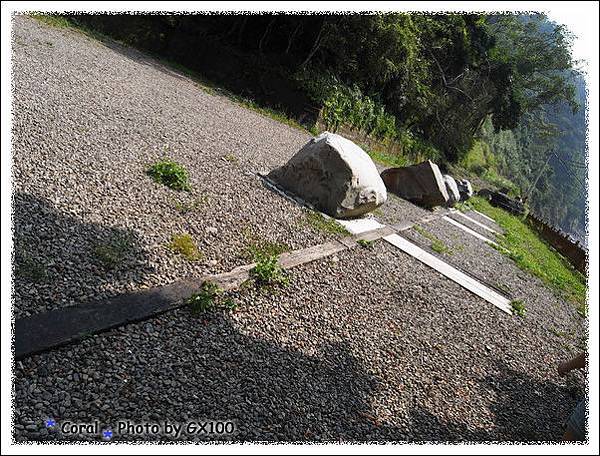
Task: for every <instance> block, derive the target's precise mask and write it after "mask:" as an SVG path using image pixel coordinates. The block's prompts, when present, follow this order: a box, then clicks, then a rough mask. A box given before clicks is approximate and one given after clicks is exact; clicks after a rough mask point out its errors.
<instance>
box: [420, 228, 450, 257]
mask: <svg viewBox="0 0 600 456" xmlns="http://www.w3.org/2000/svg"><path fill="white" fill-rule="evenodd" d="M413 230H415V231H416V232H417V233H419V234H420V235H421V236H423V237H424V238H426V239H428V240H429V241H431V243H430V244H429V247H430V248H431V250H433V251H434V252H437V253H441V254H446V255H452V254H453V253H454V252H453V251H452V249H451V248H450V247H448V246H447V245H446V244H445V243H444V241H442V240H441V239H439V238H437V237H436V236H434V235H433V234H432V233H430V232H429V231H427V230H426V229H425V228H423V227H422V226H420V225H414V226H413Z"/></svg>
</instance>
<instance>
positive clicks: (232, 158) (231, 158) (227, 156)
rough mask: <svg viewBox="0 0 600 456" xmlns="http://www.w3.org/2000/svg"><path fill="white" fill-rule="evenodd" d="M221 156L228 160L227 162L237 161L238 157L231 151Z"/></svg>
mask: <svg viewBox="0 0 600 456" xmlns="http://www.w3.org/2000/svg"><path fill="white" fill-rule="evenodd" d="M223 158H224V159H225V161H228V162H229V163H238V162H239V159H238V158H237V157H236V156H235V155H234V154H232V153H229V154H227V155H225V156H224V157H223Z"/></svg>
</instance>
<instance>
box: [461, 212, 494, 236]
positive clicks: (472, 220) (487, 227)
mask: <svg viewBox="0 0 600 456" xmlns="http://www.w3.org/2000/svg"><path fill="white" fill-rule="evenodd" d="M452 213H453V214H456V215H460V216H461V217H463V218H465V219H467V220H468V221H469V222H471V223H474V224H475V225H477V226H478V227H480V228H483V229H484V230H488V231H489V232H490V233H494V234H500V233H498V232H497V231H496V230H494V229H492V228H490V227H489V226H485V225H484V224H483V223H481V222H478V221H477V220H475V219H473V218H471V217H469V216H468V215H467V214H463V213H462V212H460V211H452Z"/></svg>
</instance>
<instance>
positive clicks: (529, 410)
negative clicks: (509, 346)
mask: <svg viewBox="0 0 600 456" xmlns="http://www.w3.org/2000/svg"><path fill="white" fill-rule="evenodd" d="M496 368H497V369H498V373H497V374H495V375H490V376H488V377H487V378H486V379H485V384H486V385H487V387H488V388H489V389H491V390H492V391H494V397H495V400H494V402H493V404H492V405H491V407H490V410H491V411H492V413H493V414H494V416H495V419H494V423H495V426H496V428H497V434H498V436H499V438H501V439H502V440H510V441H519V442H525V441H536V440H546V441H550V440H553V441H557V440H560V439H561V438H562V435H563V434H564V423H565V421H566V420H567V419H568V418H569V416H570V414H571V412H572V411H573V409H574V408H575V406H576V405H577V401H578V400H579V399H581V398H582V397H583V394H584V391H583V390H581V388H579V387H578V386H577V385H576V384H571V385H568V384H567V385H562V384H558V383H556V382H555V381H553V379H548V380H547V381H544V382H540V381H539V380H536V379H534V378H532V377H530V376H529V375H526V374H524V373H523V372H518V371H516V370H514V369H512V368H511V367H509V366H507V365H506V364H505V363H504V362H502V361H499V360H498V361H497V362H496ZM571 378H572V377H571ZM567 381H568V379H567Z"/></svg>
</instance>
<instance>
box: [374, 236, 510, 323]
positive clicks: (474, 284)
mask: <svg viewBox="0 0 600 456" xmlns="http://www.w3.org/2000/svg"><path fill="white" fill-rule="evenodd" d="M383 239H384V240H386V241H387V242H389V243H390V244H392V245H393V246H395V247H397V248H399V249H400V250H402V251H403V252H405V253H407V254H409V255H410V256H412V257H414V258H416V259H417V260H419V261H420V262H422V263H425V264H426V265H427V266H429V267H430V268H433V269H435V270H436V271H438V272H439V273H441V274H443V275H444V276H446V277H448V278H449V279H450V280H453V281H454V282H456V283H457V284H459V285H460V286H462V287H463V288H466V289H467V290H469V291H470V292H472V293H474V294H476V295H477V296H479V297H480V298H483V299H485V300H486V301H487V302H489V303H491V304H493V305H494V306H496V307H497V308H498V309H500V310H502V311H503V312H506V313H507V314H512V310H511V306H510V301H509V300H508V299H506V298H505V297H504V296H502V295H500V294H499V293H497V292H495V291H494V290H492V289H490V288H488V287H486V286H485V285H483V284H482V283H480V282H478V281H477V280H475V279H474V278H472V277H470V276H468V275H467V274H465V273H464V272H461V271H459V270H458V269H456V268H454V267H452V266H450V265H449V264H448V263H444V262H443V261H442V260H440V259H439V258H437V257H436V256H433V255H431V254H430V253H428V252H426V251H425V250H423V249H422V248H420V247H418V246H416V245H415V244H413V243H412V242H409V241H407V240H406V239H404V238H403V237H400V236H398V235H397V234H390V235H389V236H385V237H384V238H383Z"/></svg>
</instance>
